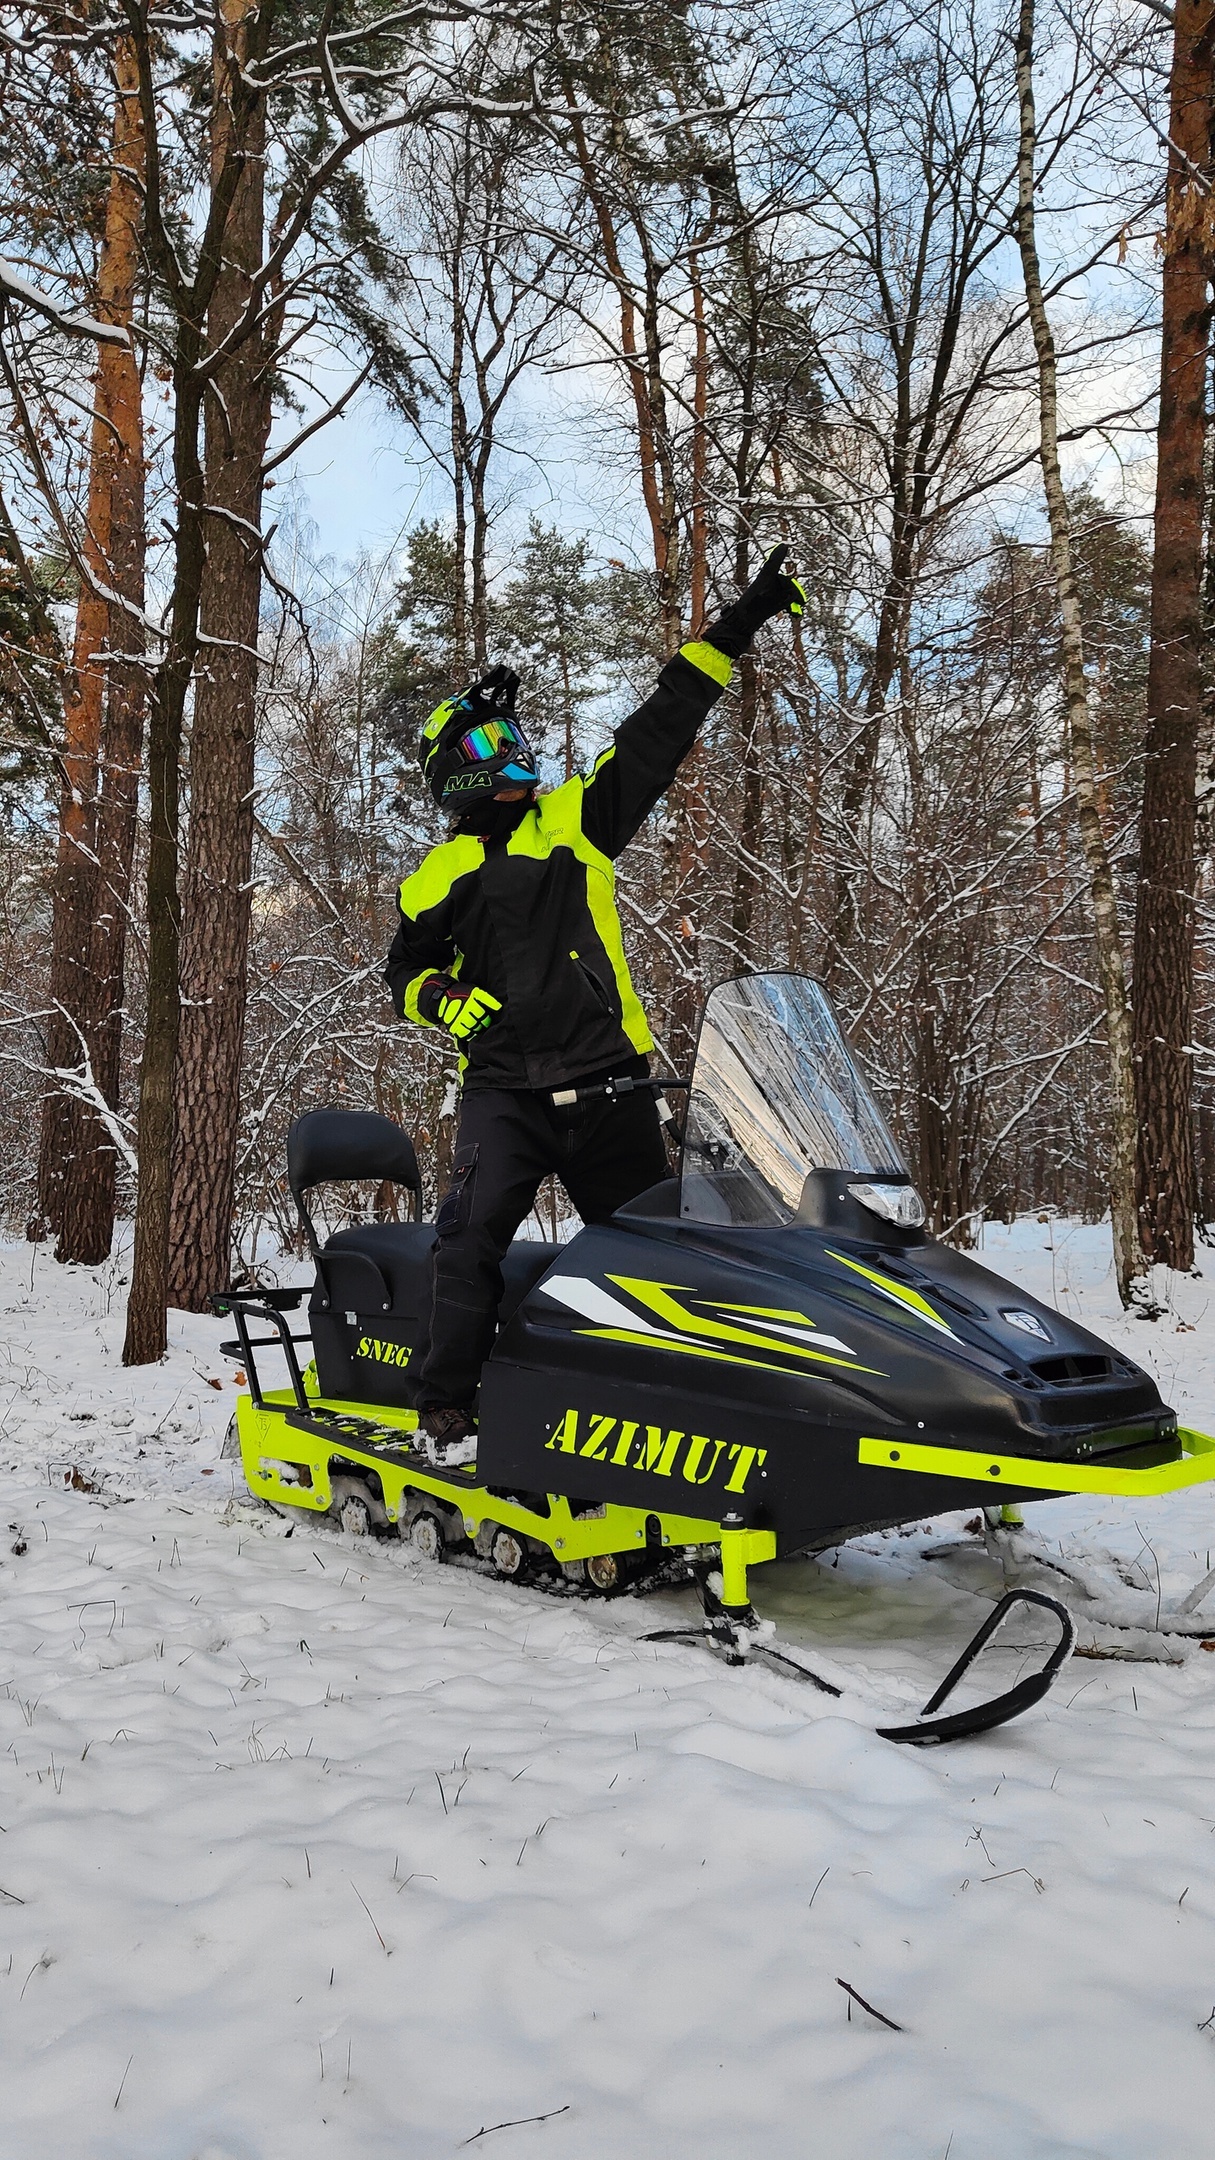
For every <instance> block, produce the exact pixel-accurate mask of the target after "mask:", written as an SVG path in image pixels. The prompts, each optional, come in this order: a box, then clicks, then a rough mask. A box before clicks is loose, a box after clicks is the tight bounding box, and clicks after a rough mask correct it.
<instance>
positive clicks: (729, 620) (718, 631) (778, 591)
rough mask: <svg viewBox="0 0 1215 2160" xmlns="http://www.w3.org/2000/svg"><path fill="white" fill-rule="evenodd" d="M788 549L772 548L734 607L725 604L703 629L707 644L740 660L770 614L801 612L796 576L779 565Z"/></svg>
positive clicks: (802, 595) (803, 598) (801, 596)
mask: <svg viewBox="0 0 1215 2160" xmlns="http://www.w3.org/2000/svg"><path fill="white" fill-rule="evenodd" d="M788 552H789V550H788V548H787V547H775V548H773V550H772V553H771V554H770V555H769V556H768V558H767V561H766V562H765V563H764V566H763V568H762V570H761V571H760V573H759V575H758V577H753V578H752V580H751V583H750V584H749V585H748V586H747V588H746V591H745V592H741V593H740V594H739V596H738V598H737V600H736V601H735V602H734V605H733V607H728V608H727V609H726V611H725V614H724V615H722V616H721V617H720V618H719V620H718V621H717V622H715V623H713V624H712V625H711V626H710V628H709V629H708V630H706V631H705V632H704V641H705V644H706V645H715V646H716V647H717V650H718V652H722V653H725V655H726V657H727V659H730V660H740V659H741V658H742V656H743V654H744V653H745V651H746V649H747V647H748V645H749V644H750V643H751V640H752V638H753V637H754V636H755V633H756V631H757V630H759V629H762V627H763V625H764V624H765V623H766V622H768V621H769V620H770V618H771V617H772V616H773V615H785V614H789V615H800V614H801V613H802V610H803V609H804V607H805V605H806V595H805V592H804V591H803V589H802V587H801V586H800V585H799V584H798V582H797V579H796V578H795V577H787V576H786V575H785V573H784V571H783V570H782V569H781V564H782V563H783V561H784V559H785V557H786V555H787V554H788Z"/></svg>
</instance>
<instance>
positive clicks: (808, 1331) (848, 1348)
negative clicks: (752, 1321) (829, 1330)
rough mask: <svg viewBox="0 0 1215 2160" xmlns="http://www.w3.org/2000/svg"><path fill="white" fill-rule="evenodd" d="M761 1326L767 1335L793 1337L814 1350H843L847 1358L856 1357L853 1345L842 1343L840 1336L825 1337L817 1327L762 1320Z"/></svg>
mask: <svg viewBox="0 0 1215 2160" xmlns="http://www.w3.org/2000/svg"><path fill="white" fill-rule="evenodd" d="M759 1325H760V1326H761V1327H762V1328H763V1330H764V1333H765V1334H766V1335H791V1336H792V1337H793V1339H794V1341H795V1342H804V1343H809V1345H810V1347H811V1349H812V1350H842V1351H843V1353H844V1356H845V1357H855V1356H856V1354H857V1353H856V1351H855V1350H854V1349H853V1348H852V1345H851V1343H846V1342H841V1341H840V1339H839V1336H838V1335H823V1334H821V1333H820V1331H819V1330H818V1328H816V1327H808V1328H802V1327H789V1326H787V1325H786V1324H785V1323H784V1322H783V1321H780V1320H761V1321H760V1323H759Z"/></svg>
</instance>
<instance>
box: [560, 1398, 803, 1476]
mask: <svg viewBox="0 0 1215 2160" xmlns="http://www.w3.org/2000/svg"><path fill="white" fill-rule="evenodd" d="M544 1445H545V1447H546V1448H552V1449H555V1450H556V1452H557V1453H558V1454H560V1455H577V1456H579V1457H580V1458H581V1459H582V1461H584V1462H602V1463H612V1464H614V1465H615V1467H616V1468H617V1469H618V1470H646V1471H648V1472H649V1474H650V1476H651V1477H680V1478H683V1479H684V1481H685V1482H686V1483H687V1484H689V1485H711V1484H712V1483H713V1481H714V1479H715V1478H716V1477H717V1476H718V1475H719V1472H720V1471H721V1470H728V1471H729V1476H728V1477H727V1478H726V1480H725V1484H724V1486H723V1488H722V1489H723V1491H725V1492H728V1493H742V1492H745V1491H746V1489H747V1481H748V1479H749V1478H750V1477H751V1475H752V1473H753V1472H754V1471H756V1470H758V1472H759V1474H760V1476H761V1477H762V1476H763V1475H764V1467H763V1466H764V1464H765V1463H766V1462H767V1460H768V1450H767V1448H757V1447H742V1446H740V1445H739V1444H738V1443H737V1442H735V1443H733V1444H731V1443H730V1442H728V1441H725V1440H709V1439H706V1437H705V1435H704V1434H703V1433H686V1432H668V1431H667V1430H666V1429H665V1428H664V1427H663V1426H661V1425H642V1424H639V1423H638V1421H637V1420H636V1419H634V1418H615V1417H601V1416H600V1415H599V1414H598V1413H597V1412H595V1411H586V1410H582V1411H579V1410H566V1411H565V1412H564V1413H563V1415H562V1416H561V1417H560V1418H558V1420H557V1423H556V1425H555V1426H554V1427H553V1430H552V1433H551V1434H550V1436H549V1438H548V1439H547V1440H546V1441H545V1443H544Z"/></svg>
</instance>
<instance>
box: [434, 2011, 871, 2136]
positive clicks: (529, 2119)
mask: <svg viewBox="0 0 1215 2160" xmlns="http://www.w3.org/2000/svg"><path fill="white" fill-rule="evenodd" d="M842 1984H843V1983H842V1982H841V1985H842ZM569 2111H570V2102H569V2101H568V2100H567V2101H566V2103H565V2106H564V2107H559V2108H550V2109H549V2111H548V2114H547V2115H516V2116H515V2118H514V2120H513V2121H511V2122H500V2123H483V2124H482V2126H481V2128H480V2129H479V2130H474V2132H473V2134H472V2136H471V2137H470V2138H465V2140H464V2143H465V2144H466V2145H475V2144H476V2142H477V2139H478V2138H483V2137H492V2136H493V2134H494V2131H495V2130H518V2129H520V2128H521V2126H522V2125H523V2124H524V2123H535V2122H551V2121H552V2119H553V2117H554V2115H568V2114H569Z"/></svg>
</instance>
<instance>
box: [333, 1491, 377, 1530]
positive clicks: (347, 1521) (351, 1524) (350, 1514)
mask: <svg viewBox="0 0 1215 2160" xmlns="http://www.w3.org/2000/svg"><path fill="white" fill-rule="evenodd" d="M338 1521H339V1523H340V1524H341V1526H342V1528H343V1530H346V1531H348V1532H349V1533H350V1535H351V1537H366V1536H367V1535H368V1534H369V1532H370V1530H371V1511H370V1509H369V1508H368V1505H367V1502H366V1501H365V1500H360V1499H359V1497H358V1494H357V1493H347V1495H346V1498H345V1499H344V1500H343V1502H342V1504H341V1507H340V1509H339V1510H338Z"/></svg>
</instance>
